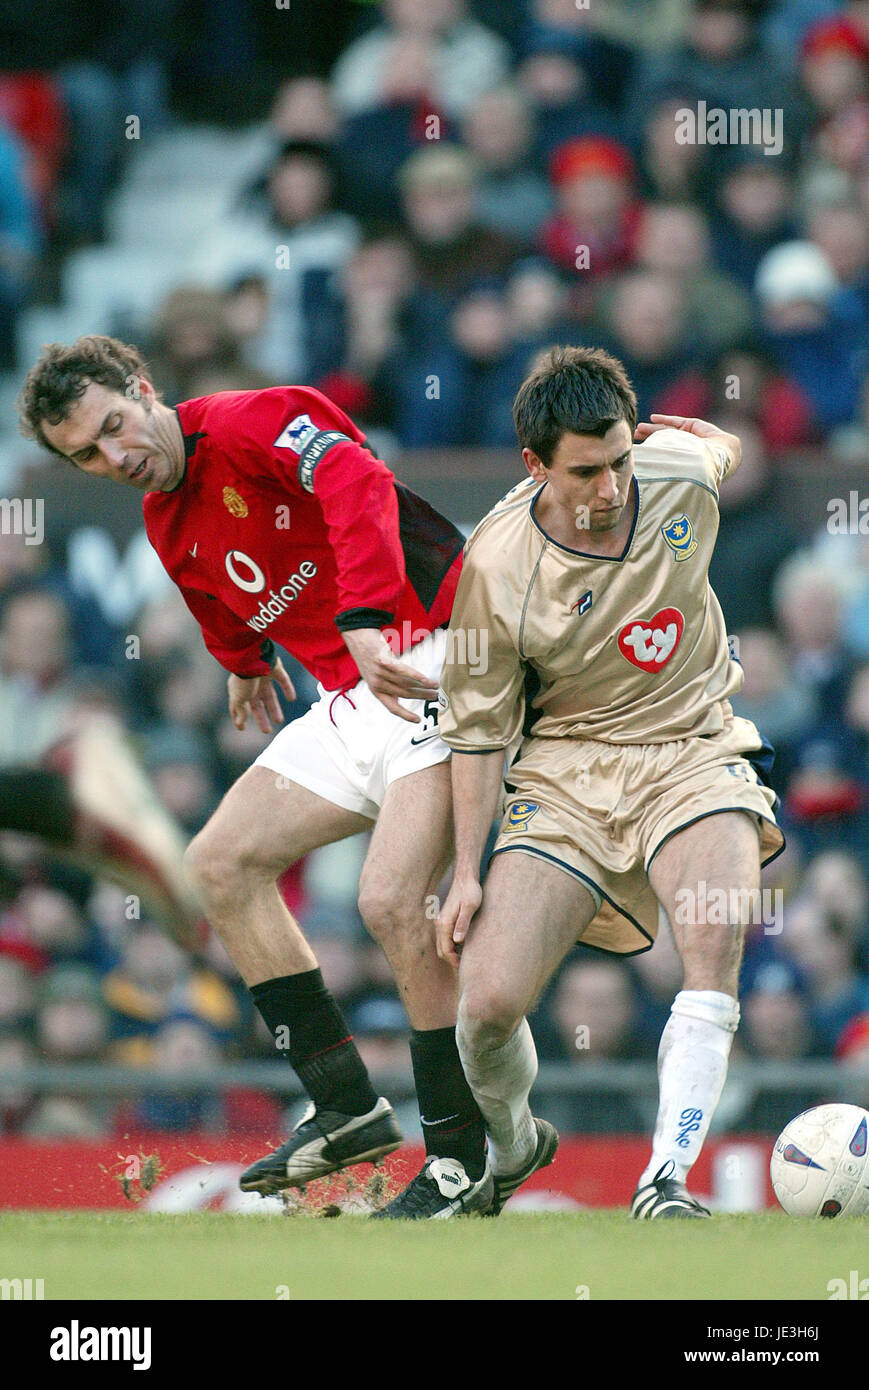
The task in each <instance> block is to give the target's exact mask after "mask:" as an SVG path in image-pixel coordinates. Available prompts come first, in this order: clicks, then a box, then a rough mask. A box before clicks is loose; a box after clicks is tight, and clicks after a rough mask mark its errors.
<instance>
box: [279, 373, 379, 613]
mask: <svg viewBox="0 0 869 1390" xmlns="http://www.w3.org/2000/svg"><path fill="white" fill-rule="evenodd" d="M259 394H260V396H263V397H265V396H267V397H268V401H267V402H265V401H261V402H260V403H259V413H258V417H257V431H258V434H259V444H260V447H263V446H264V447H265V449H266V451H267V456H268V458H269V460H270V463H271V466H272V470H279V471H280V473H281V475H282V476H284V477H286V478H288V479H291V480H292V483H293V485H294V487H296V488H298V489H300V490H301V491H302V492H306V493H309V494H310V495H312V496H314V497H315V498H316V499H317V501H318V502H319V504H320V509H321V512H322V516H323V520H324V522H325V524H326V528H327V531H328V535H329V543H330V545H331V547H332V551H333V553H334V556H335V563H336V567H337V571H338V573H337V585H338V612H337V614H336V619H335V621H336V623H337V625H338V627H339V628H340V629H341V630H342V631H348V630H350V629H351V628H354V627H384V626H386V625H387V624H388V623H390V622H392V620H393V618H394V616H395V611H396V608H397V606H398V604H399V601H400V599H401V596H402V594H403V592H404V588H405V583H406V573H405V566H404V552H403V550H402V546H401V538H400V534H399V524H398V498H397V496H396V492H395V478H394V475H393V473H392V472H391V470H390V469H389V468H387V466H386V464H385V463H383V462H382V460H381V459H378V458H376V457H375V456H374V454H372V453H371V451H370V449H368V448H366V446H365V436H364V435H363V434H362V432H361V431H360V430H359V429H357V427H356V426H355V425H354V424H353V422H352V420H351V419H350V418H349V417H348V416H347V415H345V414H344V412H343V410H339V408H338V407H337V406H336V405H333V403H332V402H331V401H330V400H328V399H327V398H326V397H325V396H324V395H322V394H321V392H319V391H315V390H314V389H313V388H309V387H280V388H275V389H273V390H270V391H267V392H261V393H259ZM264 405H265V406H266V407H267V408H266V409H263V408H262V407H263V406H264ZM260 426H262V427H264V429H263V431H262V432H261V430H260Z"/></svg>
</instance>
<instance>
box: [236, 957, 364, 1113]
mask: <svg viewBox="0 0 869 1390" xmlns="http://www.w3.org/2000/svg"><path fill="white" fill-rule="evenodd" d="M250 992H251V994H252V995H253V1001H254V1003H255V1004H256V1006H257V1008H258V1009H259V1011H260V1013H261V1014H262V1016H263V1018H264V1019H265V1022H266V1025H267V1027H268V1028H269V1029H270V1031H271V1033H272V1036H273V1037H274V1039H275V1043H276V1045H277V1047H278V1051H280V1052H282V1053H283V1054H284V1056H285V1057H286V1058H287V1060H288V1061H289V1063H290V1065H291V1066H292V1067H293V1068H294V1069H295V1071H296V1074H297V1076H298V1078H299V1080H300V1081H301V1083H302V1085H303V1086H304V1088H305V1090H306V1091H307V1092H308V1095H309V1096H310V1097H311V1100H312V1101H313V1102H314V1104H315V1105H316V1107H317V1109H318V1110H338V1111H340V1113H341V1114H343V1115H365V1114H366V1113H367V1112H368V1111H369V1110H371V1109H372V1107H373V1106H374V1105H376V1104H377V1095H376V1094H375V1092H374V1090H373V1088H372V1085H371V1082H370V1081H369V1079H368V1072H367V1071H366V1069H365V1063H364V1062H363V1060H362V1058H361V1057H360V1056H359V1053H358V1051H357V1049H356V1044H355V1043H354V1041H353V1035H352V1033H351V1032H350V1029H349V1028H348V1027H347V1024H346V1022H345V1021H344V1015H343V1014H342V1013H341V1010H340V1009H339V1008H338V1005H337V1004H336V1003H335V1000H334V999H333V998H332V995H331V994H330V993H329V991H328V989H327V988H326V986H325V984H324V983H323V976H322V974H321V973H320V971H319V970H304V971H302V973H301V974H300V975H282V976H280V977H279V978H278V979H276V980H264V981H263V983H262V984H259V985H252V986H251V991H250Z"/></svg>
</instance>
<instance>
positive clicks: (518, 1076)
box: [457, 851, 596, 1174]
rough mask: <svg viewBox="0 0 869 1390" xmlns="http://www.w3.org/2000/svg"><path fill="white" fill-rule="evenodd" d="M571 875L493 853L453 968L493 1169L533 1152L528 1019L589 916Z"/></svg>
mask: <svg viewBox="0 0 869 1390" xmlns="http://www.w3.org/2000/svg"><path fill="white" fill-rule="evenodd" d="M595 911H596V908H595V904H594V900H593V898H592V896H591V894H590V893H589V891H588V889H587V888H585V887H583V885H582V883H581V882H580V881H579V880H578V879H576V878H574V877H573V876H572V875H571V874H568V873H565V872H564V871H563V870H562V869H559V868H556V867H555V866H554V865H552V864H547V863H546V862H545V861H544V860H541V859H538V858H536V857H535V856H533V855H528V854H523V853H522V852H521V851H511V852H509V853H503V854H499V855H497V856H496V857H495V859H494V860H493V861H492V865H491V867H490V869H489V873H488V876H487V878H486V885H485V891H484V895H483V903H482V907H481V908H480V911H479V912H478V914H477V916H476V917H475V918H474V919H473V922H472V924H471V929H470V932H469V934H468V937H467V940H466V941H465V944H464V948H463V951H462V957H461V965H460V968H459V1023H458V1030H457V1033H458V1042H459V1052H460V1054H461V1058H462V1062H463V1064H464V1068H465V1074H466V1075H467V1078H468V1081H469V1082H470V1085H471V1089H472V1091H473V1093H474V1095H475V1097H476V1100H477V1104H478V1105H479V1107H480V1109H481V1111H482V1112H483V1115H484V1116H485V1119H486V1128H487V1130H488V1133H489V1140H490V1144H491V1148H492V1167H493V1169H494V1171H495V1173H496V1174H499V1173H502V1174H506V1173H512V1172H515V1171H517V1170H518V1169H520V1168H521V1167H522V1165H523V1163H525V1162H526V1161H527V1160H528V1158H529V1156H530V1155H531V1154H532V1153H533V1151H534V1146H535V1142H536V1131H535V1126H534V1122H533V1119H532V1116H531V1111H530V1109H529V1106H528V1094H529V1092H530V1090H531V1086H532V1085H533V1083H534V1078H535V1077H536V1075H537V1053H536V1051H535V1048H534V1042H533V1039H532V1037H531V1030H530V1029H529V1027H528V1024H527V1022H526V1020H525V1014H526V1012H527V1011H528V1010H529V1009H530V1008H531V1007H532V1006H533V1004H534V1003H535V1001H536V999H537V998H538V996H539V994H540V992H541V990H542V989H543V988H544V986H545V985H546V983H547V981H548V980H549V979H550V977H551V976H552V974H553V972H554V971H555V970H556V969H557V968H558V966H559V965H560V963H561V961H562V960H563V959H564V957H565V955H566V954H567V952H568V951H569V950H570V949H571V947H572V946H573V945H574V943H575V942H576V940H577V938H578V937H580V936H581V935H582V933H583V931H584V930H585V928H586V927H587V926H588V924H589V922H590V921H591V920H592V918H593V917H594V915H595Z"/></svg>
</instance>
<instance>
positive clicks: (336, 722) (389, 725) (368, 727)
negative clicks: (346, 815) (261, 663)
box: [254, 628, 450, 820]
mask: <svg viewBox="0 0 869 1390" xmlns="http://www.w3.org/2000/svg"><path fill="white" fill-rule="evenodd" d="M446 640H447V635H446V630H445V629H444V628H438V629H437V630H436V631H435V632H432V633H429V635H428V636H427V637H424V638H423V640H422V641H421V642H418V643H417V644H416V646H415V647H411V648H410V649H409V650H408V651H406V652H403V653H402V656H401V660H402V661H404V662H406V663H407V665H408V666H412V667H413V669H414V670H415V671H420V672H421V673H422V674H423V675H425V676H428V677H430V679H431V680H434V681H439V680H440V675H441V667H442V666H443V664H444V654H445V651H446ZM317 693H318V695H319V699H317V700H316V701H315V703H314V704H313V705H312V706H311V708H310V709H309V710H308V712H307V713H306V714H303V715H301V716H300V717H299V718H298V719H294V720H293V721H292V723H290V724H287V726H286V728H283V729H281V730H280V732H279V733H277V734H276V735H275V737H274V738H273V739H272V741H271V743H270V744H269V746H268V748H265V749H264V750H263V751H262V753H260V755H259V757H258V758H257V759H256V760H255V764H254V765H255V766H257V767H267V768H270V769H271V771H273V772H277V773H278V774H279V775H280V776H282V777H286V778H287V780H288V781H290V782H297V783H298V784H299V786H300V787H307V789H308V791H312V792H316V794H317V796H322V797H324V798H325V800H326V801H331V802H333V804H334V805H335V806H343V807H344V809H345V810H346V811H358V812H359V814H360V815H363V816H369V817H370V818H371V819H372V820H376V819H377V814H378V812H379V810H380V808H381V806H382V805H383V800H384V797H385V796H386V789H387V787H389V786H390V785H391V783H393V782H397V781H398V779H399V777H407V776H408V775H409V774H410V773H411V772H419V771H420V770H421V769H422V768H424V767H433V766H434V765H435V763H442V762H445V761H446V759H447V758H448V757H449V756H450V750H449V748H448V747H447V745H446V744H445V743H444V741H443V739H442V738H441V736H440V734H439V733H438V702H437V697H436V696H435V695H432V696H431V698H430V699H428V700H402V701H401V703H402V705H403V706H404V708H405V709H407V710H410V711H411V713H413V714H417V715H419V718H420V723H419V724H410V723H409V722H408V721H407V720H406V719H399V717H398V715H397V714H392V713H391V712H390V711H389V710H388V709H387V708H386V706H385V705H383V704H381V702H380V701H379V700H378V699H377V697H376V695H373V694H372V693H371V691H370V690H369V689H368V686H367V685H366V684H365V682H364V681H363V680H360V681H358V682H357V683H356V685H354V686H353V687H352V688H351V689H350V690H347V691H345V692H344V693H343V694H341V693H340V692H336V691H334V690H324V689H323V687H322V685H318V686H317Z"/></svg>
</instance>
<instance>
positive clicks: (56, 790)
mask: <svg viewBox="0 0 869 1390" xmlns="http://www.w3.org/2000/svg"><path fill="white" fill-rule="evenodd" d="M0 830H18V831H21V832H22V833H23V834H26V835H40V836H42V838H43V839H45V840H51V841H52V842H53V843H55V844H61V845H69V844H72V842H73V839H74V835H75V811H74V809H73V805H72V800H71V798H70V793H69V783H68V782H67V780H66V778H65V777H63V776H61V774H60V773H59V772H45V771H42V770H41V769H38V768H15V769H13V770H12V771H7V772H0Z"/></svg>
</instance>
